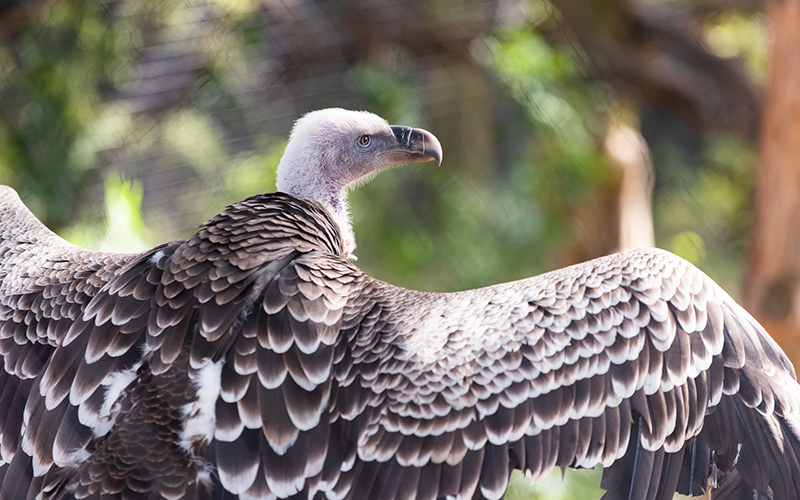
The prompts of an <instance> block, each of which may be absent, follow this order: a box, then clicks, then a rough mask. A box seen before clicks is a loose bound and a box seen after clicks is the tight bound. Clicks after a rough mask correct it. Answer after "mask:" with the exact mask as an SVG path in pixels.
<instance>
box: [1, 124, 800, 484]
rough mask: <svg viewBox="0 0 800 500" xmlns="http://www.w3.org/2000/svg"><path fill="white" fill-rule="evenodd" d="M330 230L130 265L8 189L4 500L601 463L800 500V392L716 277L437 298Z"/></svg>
mask: <svg viewBox="0 0 800 500" xmlns="http://www.w3.org/2000/svg"><path fill="white" fill-rule="evenodd" d="M398 140H399V139H398ZM440 156H441V154H440V152H439V157H440ZM334 204H335V203H334ZM334 208H335V207H334ZM330 210H331V209H330V207H329V206H328V205H326V203H325V202H324V200H321V201H320V203H317V202H314V201H308V200H304V199H299V198H295V197H292V196H289V195H286V194H281V193H276V194H265V195H259V196H255V197H252V198H249V199H247V200H244V201H242V202H240V203H237V204H234V205H232V206H230V207H229V208H228V209H227V210H225V211H224V212H223V213H221V214H219V215H217V216H215V217H214V218H212V219H211V220H209V221H208V222H206V223H205V225H204V226H203V227H202V228H201V229H200V230H199V231H198V232H197V234H195V235H194V236H192V237H191V238H189V239H187V240H182V241H175V242H171V243H167V244H164V245H161V246H158V247H156V248H153V249H152V250H149V251H146V252H143V253H141V254H106V253H100V252H92V251H89V250H84V249H80V248H78V247H75V246H72V245H70V244H68V243H66V242H64V241H63V240H61V239H60V238H59V237H58V236H56V235H55V234H53V233H51V232H50V231H49V230H48V229H46V228H45V227H44V226H43V225H42V224H41V223H40V222H39V221H37V220H36V219H35V217H34V216H33V215H32V214H31V213H30V212H29V211H28V210H27V209H26V208H25V207H24V206H23V204H22V203H21V201H20V200H19V198H18V197H17V195H16V193H15V192H14V191H13V190H11V189H10V188H0V237H1V238H2V239H0V278H2V285H0V353H2V355H3V364H2V367H3V370H2V373H0V464H2V466H0V478H2V485H1V486H0V498H2V499H6V498H8V499H22V498H34V497H36V496H37V495H39V496H40V497H41V498H72V497H73V496H74V497H77V498H87V497H89V498H99V497H101V496H103V495H112V496H113V497H115V498H162V497H163V498H182V497H183V498H215V499H216V498H235V497H236V496H237V495H239V496H240V498H259V499H266V498H352V499H395V498H397V499H400V498H420V499H423V498H425V499H435V498H445V497H449V498H462V499H470V498H500V497H502V495H503V493H504V492H505V489H506V486H507V483H508V478H509V473H510V471H511V469H512V468H520V469H525V470H530V471H531V474H532V476H533V478H534V479H536V478H539V477H541V476H542V475H544V474H546V473H547V472H548V471H549V469H550V468H551V467H553V466H556V465H557V466H563V467H592V466H594V465H595V464H597V463H602V464H603V465H604V466H605V467H606V468H605V470H604V478H603V486H604V487H605V488H606V489H607V490H608V493H607V498H611V499H629V498H632V499H651V498H652V499H656V498H657V499H670V498H672V492H673V491H675V490H678V491H680V492H682V493H686V494H692V495H697V494H700V493H701V492H702V491H703V490H705V488H706V487H707V485H708V482H709V479H711V480H712V481H716V482H718V483H719V490H713V491H712V495H714V494H719V498H725V499H728V498H730V499H744V498H775V499H787V500H788V499H796V498H799V497H800V463H798V457H800V441H798V432H799V431H800V387H798V384H797V382H796V381H795V373H794V370H793V369H792V367H791V365H790V363H789V361H788V360H787V358H786V356H785V355H784V354H783V353H782V352H781V350H780V349H779V347H778V346H777V345H776V344H775V343H774V341H773V340H772V339H771V338H770V337H769V336H768V335H767V333H766V332H765V331H764V330H763V328H762V327H761V326H759V325H758V323H757V322H756V321H755V320H754V319H753V318H752V317H750V316H749V315H748V314H747V313H746V312H745V311H744V310H743V309H742V308H741V307H739V306H738V305H737V304H735V303H734V302H733V300H732V299H731V298H730V297H729V296H728V295H727V294H726V293H725V292H724V291H723V290H722V289H720V288H719V287H718V286H717V285H715V284H714V283H713V282H712V281H711V280H710V279H709V278H708V277H707V276H705V275H704V274H703V273H701V272H700V271H699V270H697V269H696V268H694V267H693V266H692V265H690V264H688V263H687V262H685V261H683V260H681V259H679V258H678V257H675V256H673V255H671V254H669V253H666V252H663V251H659V250H654V249H647V250H638V251H632V252H626V253H621V254H616V255H612V256H609V257H605V258H601V259H597V260H594V261H591V262H587V263H584V264H581V265H577V266H573V267H569V268H565V269H562V270H559V271H555V272H552V273H549V274H545V275H542V276H538V277H534V278H530V279H527V280H522V281H517V282H513V283H507V284H501V285H496V286H492V287H488V288H482V289H478V290H470V291H465V292H458V293H424V292H416V291H411V290H406V289H402V288H399V287H395V286H392V285H390V284H387V283H384V282H381V281H378V280H375V279H373V278H371V277H369V276H367V275H365V274H364V273H363V272H361V271H360V270H359V269H358V268H357V267H355V266H354V265H353V264H352V263H351V262H350V261H349V260H348V259H347V258H346V257H345V255H346V253H347V252H348V250H346V248H345V247H346V246H347V245H348V243H347V242H346V238H343V236H342V231H341V230H340V229H341V226H342V222H341V221H340V220H337V217H336V216H335V215H331V214H330V213H329V211H330ZM351 246H352V243H351ZM757 494H758V495H761V496H760V497H758V496H754V495H757Z"/></svg>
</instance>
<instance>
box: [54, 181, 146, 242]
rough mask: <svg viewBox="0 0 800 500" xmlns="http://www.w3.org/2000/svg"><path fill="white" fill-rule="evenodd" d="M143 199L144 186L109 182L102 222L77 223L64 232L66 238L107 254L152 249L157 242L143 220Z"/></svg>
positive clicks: (130, 182)
mask: <svg viewBox="0 0 800 500" xmlns="http://www.w3.org/2000/svg"><path fill="white" fill-rule="evenodd" d="M142 196H143V190H142V184H141V183H140V182H138V181H135V180H123V179H121V178H119V177H111V178H109V179H107V180H106V181H105V183H104V199H105V203H104V211H103V218H102V219H101V220H98V219H93V220H92V221H91V222H89V221H81V222H78V223H77V224H74V225H72V226H71V227H70V228H69V229H67V230H66V231H64V237H65V238H66V239H67V240H68V241H70V242H72V243H74V244H76V245H79V246H83V247H85V248H93V249H96V250H103V251H107V252H136V251H141V250H145V249H147V248H149V247H150V246H152V245H153V240H154V239H155V238H154V237H153V235H152V234H151V233H150V231H149V229H148V228H147V225H146V224H145V222H144V219H143V218H142Z"/></svg>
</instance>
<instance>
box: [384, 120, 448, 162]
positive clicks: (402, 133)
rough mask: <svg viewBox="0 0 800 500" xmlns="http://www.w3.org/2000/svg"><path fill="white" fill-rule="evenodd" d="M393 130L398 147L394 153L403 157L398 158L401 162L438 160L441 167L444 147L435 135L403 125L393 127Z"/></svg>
mask: <svg viewBox="0 0 800 500" xmlns="http://www.w3.org/2000/svg"><path fill="white" fill-rule="evenodd" d="M391 129H392V133H394V138H395V140H396V141H397V146H398V148H397V149H396V150H394V152H395V153H398V154H399V156H400V157H401V158H398V160H399V161H400V162H402V163H413V162H419V161H431V160H436V161H437V162H438V164H439V165H441V164H442V145H441V144H439V139H437V138H436V136H435V135H433V134H431V133H430V132H428V131H427V130H422V129H421V128H411V127H403V126H401V125H392V126H391Z"/></svg>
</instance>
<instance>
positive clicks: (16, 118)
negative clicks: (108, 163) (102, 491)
mask: <svg viewBox="0 0 800 500" xmlns="http://www.w3.org/2000/svg"><path fill="white" fill-rule="evenodd" d="M124 40H125V38H124V36H120V33H119V32H116V31H115V30H114V29H113V27H112V26H111V25H110V24H109V22H108V20H107V19H106V16H105V14H104V12H103V11H102V10H101V8H100V7H99V6H98V4H95V3H93V2H87V1H81V2H56V3H52V4H48V5H47V6H46V7H45V8H44V12H43V13H42V15H40V16H38V17H37V18H36V20H35V22H34V24H33V26H32V27H31V28H30V29H29V30H28V31H26V32H25V33H24V34H23V35H21V36H20V37H19V39H18V40H16V41H15V44H14V46H13V47H6V48H4V49H2V50H0V66H2V68H3V69H2V70H0V71H2V73H3V78H2V79H0V101H1V102H3V106H2V108H0V174H1V175H2V176H3V177H2V179H0V181H2V182H4V183H8V184H12V185H13V186H15V187H16V189H17V190H18V191H19V192H20V195H21V196H22V198H23V199H24V200H25V201H26V202H27V203H28V204H29V206H31V208H32V209H33V210H34V211H35V212H36V213H38V214H39V215H40V217H41V218H43V219H44V220H45V222H46V223H48V224H49V225H51V226H56V227H58V226H61V225H63V224H65V223H66V222H67V221H68V220H70V218H71V217H72V216H73V215H74V209H75V205H76V201H77V200H78V199H79V198H80V196H81V193H82V188H83V186H84V185H85V184H86V182H87V180H88V179H89V178H90V177H91V175H92V173H93V169H94V168H95V166H96V154H97V150H95V149H93V148H92V147H91V146H93V145H96V144H94V141H93V139H92V138H90V134H91V132H94V131H96V130H97V127H92V125H93V123H94V122H95V120H96V119H97V118H98V115H97V110H98V109H99V108H102V106H101V102H102V97H101V95H100V93H99V91H98V88H99V86H100V84H101V83H102V82H103V81H108V80H109V79H111V78H113V74H114V73H115V72H118V71H119V70H120V68H121V66H122V65H123V63H122V62H121V61H122V59H123V58H124V53H125V50H124V47H123V45H124ZM104 145H105V144H104Z"/></svg>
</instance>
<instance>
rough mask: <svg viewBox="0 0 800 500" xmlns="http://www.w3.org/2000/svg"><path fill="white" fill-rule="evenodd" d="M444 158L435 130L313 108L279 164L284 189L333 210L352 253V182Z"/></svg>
mask: <svg viewBox="0 0 800 500" xmlns="http://www.w3.org/2000/svg"><path fill="white" fill-rule="evenodd" d="M430 160H436V161H438V162H439V163H441V162H442V146H441V145H440V144H439V140H438V139H436V137H435V136H434V135H433V134H431V133H430V132H428V131H426V130H422V129H416V128H410V127H404V126H398V125H389V123H387V122H386V120H384V119H383V118H381V117H379V116H377V115H374V114H372V113H368V112H366V111H349V110H346V109H340V108H331V109H322V110H319V111H312V112H311V113H308V114H306V115H304V116H303V117H302V118H300V119H299V120H297V122H296V123H295V125H294V128H293V129H292V134H291V136H290V137H289V143H288V144H287V145H286V151H285V152H284V154H283V158H281V161H280V164H279V165H278V179H277V188H278V190H279V191H283V192H284V193H287V194H290V195H292V196H297V197H300V198H308V199H311V200H315V201H318V202H320V203H322V204H323V205H324V206H325V208H327V209H328V211H330V212H331V214H332V215H333V217H334V219H335V220H336V222H337V224H339V229H340V230H341V232H342V237H343V238H344V240H345V241H344V243H345V253H347V254H348V255H349V254H350V252H352V250H353V249H354V248H355V240H354V237H353V231H352V228H351V227H350V219H349V216H348V209H347V187H348V186H351V185H353V184H357V183H359V182H366V181H367V180H369V179H370V178H371V177H372V176H373V175H375V174H376V173H377V172H379V171H380V170H382V169H384V168H386V167H390V166H392V165H399V164H402V163H411V162H418V161H430Z"/></svg>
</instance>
